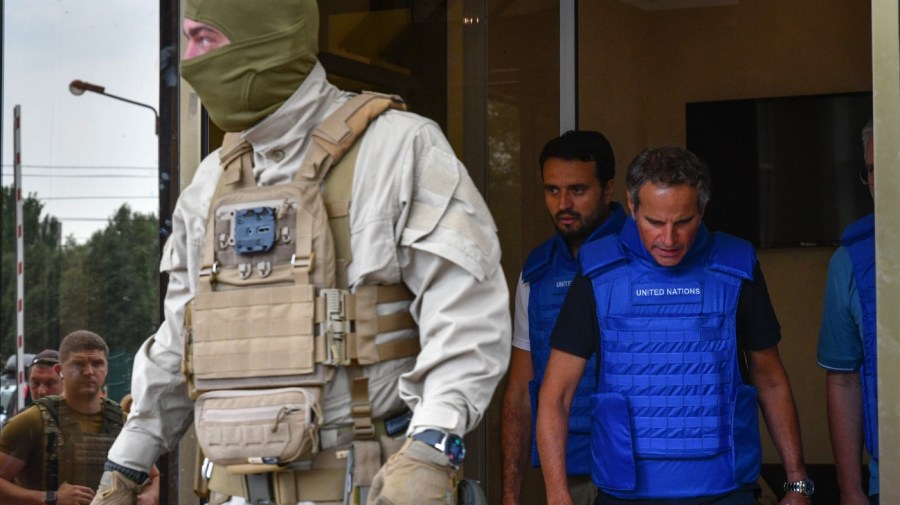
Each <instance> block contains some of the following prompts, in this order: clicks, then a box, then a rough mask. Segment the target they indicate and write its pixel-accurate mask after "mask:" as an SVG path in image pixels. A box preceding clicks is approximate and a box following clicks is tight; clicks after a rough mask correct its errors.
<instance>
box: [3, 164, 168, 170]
mask: <svg viewBox="0 0 900 505" xmlns="http://www.w3.org/2000/svg"><path fill="white" fill-rule="evenodd" d="M12 166H13V165H12V164H11V163H4V164H3V167H4V168H11V167H12ZM22 168H41V169H55V168H59V169H63V170H86V169H97V168H110V169H113V168H114V169H119V170H159V167H141V166H136V165H28V164H25V165H22Z"/></svg>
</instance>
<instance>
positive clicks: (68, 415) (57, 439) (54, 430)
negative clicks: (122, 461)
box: [25, 396, 125, 490]
mask: <svg viewBox="0 0 900 505" xmlns="http://www.w3.org/2000/svg"><path fill="white" fill-rule="evenodd" d="M34 404H35V405H37V407H38V408H39V409H40V411H41V418H42V419H43V421H44V438H43V440H42V446H43V450H44V455H45V456H44V458H45V463H46V467H45V470H44V482H43V486H41V487H34V486H30V485H29V484H27V483H25V486H26V487H30V488H31V489H46V490H56V489H59V485H60V484H61V483H63V482H68V483H69V484H75V485H79V486H87V487H89V488H91V489H97V486H99V485H100V476H101V475H103V465H104V464H105V463H106V456H107V454H108V453H109V448H110V447H112V444H113V442H114V441H115V440H116V436H118V434H119V432H120V431H122V426H123V425H124V424H125V413H124V412H123V411H122V408H121V407H119V405H118V404H117V403H116V402H114V401H112V400H109V399H107V398H103V399H102V412H103V427H102V429H101V430H100V432H99V433H84V432H82V431H81V427H80V426H79V425H78V419H77V418H76V417H75V413H74V412H73V411H72V409H71V408H70V407H69V406H68V405H67V404H66V402H65V401H64V400H63V398H62V397H61V396H46V397H44V398H41V399H39V400H37V401H35V402H34Z"/></svg>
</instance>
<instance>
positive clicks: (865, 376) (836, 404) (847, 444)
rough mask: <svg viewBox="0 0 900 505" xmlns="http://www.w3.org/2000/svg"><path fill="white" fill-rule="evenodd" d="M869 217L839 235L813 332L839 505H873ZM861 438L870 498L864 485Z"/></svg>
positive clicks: (865, 178)
mask: <svg viewBox="0 0 900 505" xmlns="http://www.w3.org/2000/svg"><path fill="white" fill-rule="evenodd" d="M872 133H873V129H872V121H869V124H867V125H866V127H865V128H863V131H862V141H863V148H864V149H865V163H866V164H865V167H864V168H863V171H862V173H861V174H860V176H861V179H862V182H863V184H865V185H867V186H868V187H869V192H870V193H871V194H872V195H873V196H874V185H875V158H874V154H875V150H874V143H873V142H874V141H873V137H872ZM875 339H876V328H875V215H874V214H873V213H870V214H869V215H867V216H865V217H864V218H862V219H860V220H859V221H857V222H855V223H853V224H851V225H850V226H849V227H847V229H846V230H845V231H844V236H843V237H842V238H841V247H839V248H838V250H837V251H835V253H834V256H832V257H831V262H830V263H829V265H828V281H827V284H826V286H825V311H824V314H823V316H822V327H821V329H820V330H819V351H818V362H819V366H821V367H822V368H824V369H825V370H826V371H827V372H826V376H825V377H826V379H825V380H826V392H827V395H828V425H829V429H830V431H831V447H832V450H833V451H834V463H835V467H836V468H837V476H838V487H839V488H840V491H841V503H842V504H843V505H860V504H866V505H868V504H873V505H877V504H878V402H877V399H878V392H877V378H878V373H877V364H876V362H877V359H876V353H875ZM863 433H864V434H865V443H866V449H867V450H868V451H869V455H870V456H871V458H870V460H869V493H868V494H869V496H866V493H865V491H864V490H863V483H862V468H861V465H860V462H861V459H862V450H861V448H860V442H859V441H860V439H862V438H863Z"/></svg>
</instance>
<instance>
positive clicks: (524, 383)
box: [501, 131, 625, 505]
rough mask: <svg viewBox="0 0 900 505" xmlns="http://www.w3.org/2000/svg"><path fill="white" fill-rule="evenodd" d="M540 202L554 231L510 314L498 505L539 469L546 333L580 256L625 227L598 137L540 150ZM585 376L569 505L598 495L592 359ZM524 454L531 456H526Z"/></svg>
mask: <svg viewBox="0 0 900 505" xmlns="http://www.w3.org/2000/svg"><path fill="white" fill-rule="evenodd" d="M540 167H541V178H542V180H543V183H544V203H545V204H546V206H547V211H548V212H549V213H550V217H551V219H553V223H554V224H555V225H556V229H557V233H556V235H554V236H553V237H552V238H550V239H549V240H547V241H546V242H544V243H543V244H541V245H539V246H538V247H537V248H535V249H534V251H532V252H531V254H530V255H529V256H528V259H527V260H526V261H525V265H524V267H523V269H522V276H521V277H520V278H519V285H518V288H517V289H516V314H515V324H514V328H513V349H512V359H511V362H510V372H509V380H508V382H507V385H506V391H505V393H504V395H503V422H502V424H501V440H502V448H503V503H504V505H518V504H519V502H520V500H519V494H520V492H521V490H522V482H523V480H524V474H525V468H526V465H527V464H528V461H529V459H530V460H531V463H532V464H533V465H534V466H538V465H539V461H538V457H537V450H536V446H535V445H534V440H533V429H532V428H533V419H534V415H535V413H536V411H537V404H536V402H537V392H538V390H539V389H540V386H541V381H542V379H543V376H544V369H545V367H546V366H547V358H548V357H549V355H550V331H551V330H552V329H553V326H554V325H555V324H556V317H557V314H558V313H559V307H560V305H562V301H563V299H564V298H565V296H566V292H568V290H569V284H570V282H571V280H572V277H574V276H575V273H576V272H577V270H578V260H577V258H578V250H579V248H580V247H581V246H582V244H585V243H589V242H592V241H594V240H596V239H598V238H600V237H603V236H605V235H608V234H610V233H618V231H619V229H621V228H622V223H623V222H624V221H625V213H624V209H623V208H622V206H621V205H620V204H618V203H616V202H612V201H611V199H612V191H613V182H614V181H613V177H614V175H615V159H614V156H613V151H612V148H611V147H610V145H609V142H608V141H607V140H606V138H605V137H604V136H603V134H601V133H599V132H596V131H569V132H566V133H565V134H563V135H562V136H560V137H557V138H555V139H553V140H551V141H549V142H547V144H546V145H545V146H544V149H543V151H542V152H541V156H540ZM588 368H589V371H587V372H586V373H585V374H584V377H583V379H582V387H581V388H580V389H579V392H578V394H576V400H575V403H576V406H575V407H574V408H573V409H572V415H571V416H570V419H569V428H570V430H569V431H570V433H571V434H572V436H571V437H570V439H569V442H570V443H569V446H568V448H567V455H566V460H567V463H568V465H569V470H570V472H569V475H570V481H569V489H570V492H571V493H572V494H573V496H574V497H575V503H580V504H585V505H590V504H591V503H592V502H593V499H594V496H595V495H596V490H595V488H594V486H593V485H592V484H591V482H590V478H589V473H590V405H589V402H588V396H589V395H590V393H591V391H592V390H593V388H594V386H595V384H594V373H593V360H592V361H591V364H590V365H589V366H588ZM529 456H530V457H529Z"/></svg>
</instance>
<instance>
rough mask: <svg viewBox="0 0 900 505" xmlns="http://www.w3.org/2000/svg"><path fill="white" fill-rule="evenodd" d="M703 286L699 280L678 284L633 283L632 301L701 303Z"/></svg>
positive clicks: (653, 303)
mask: <svg viewBox="0 0 900 505" xmlns="http://www.w3.org/2000/svg"><path fill="white" fill-rule="evenodd" d="M702 301H703V288H702V287H701V286H700V283H699V282H680V283H677V284H633V285H632V286H631V303H632V304H633V305H669V304H687V303H700V302H702Z"/></svg>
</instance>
